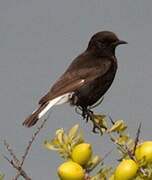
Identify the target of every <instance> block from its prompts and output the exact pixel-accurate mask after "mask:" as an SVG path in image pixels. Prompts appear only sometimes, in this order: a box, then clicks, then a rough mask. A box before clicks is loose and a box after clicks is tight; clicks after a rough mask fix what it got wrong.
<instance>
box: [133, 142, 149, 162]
mask: <svg viewBox="0 0 152 180" xmlns="http://www.w3.org/2000/svg"><path fill="white" fill-rule="evenodd" d="M135 157H136V159H137V160H138V161H139V160H142V159H144V160H145V162H146V163H151V162H152V141H145V142H143V143H142V144H140V145H139V146H138V147H137V149H136V151H135Z"/></svg>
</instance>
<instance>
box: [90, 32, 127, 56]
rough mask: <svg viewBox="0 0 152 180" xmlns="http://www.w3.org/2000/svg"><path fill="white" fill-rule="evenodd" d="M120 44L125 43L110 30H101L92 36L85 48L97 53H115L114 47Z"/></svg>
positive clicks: (104, 54)
mask: <svg viewBox="0 0 152 180" xmlns="http://www.w3.org/2000/svg"><path fill="white" fill-rule="evenodd" d="M120 44H127V42H126V41H122V40H119V38H118V37H117V36H116V34H114V33H113V32H110V31H101V32H98V33H96V34H94V35H93V36H92V38H91V39H90V41H89V44H88V48H87V50H93V51H95V52H97V53H98V54H99V55H103V56H106V55H110V56H111V55H115V49H116V47H117V46H118V45H120Z"/></svg>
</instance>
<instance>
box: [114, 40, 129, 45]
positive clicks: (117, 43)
mask: <svg viewBox="0 0 152 180" xmlns="http://www.w3.org/2000/svg"><path fill="white" fill-rule="evenodd" d="M120 44H128V43H127V42H126V41H122V40H119V41H117V42H116V46H118V45H120Z"/></svg>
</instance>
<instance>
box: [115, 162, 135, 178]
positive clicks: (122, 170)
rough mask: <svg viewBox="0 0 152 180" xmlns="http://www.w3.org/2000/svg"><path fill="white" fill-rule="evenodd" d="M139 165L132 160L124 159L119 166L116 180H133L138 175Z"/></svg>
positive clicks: (116, 171)
mask: <svg viewBox="0 0 152 180" xmlns="http://www.w3.org/2000/svg"><path fill="white" fill-rule="evenodd" d="M137 170H138V165H137V163H136V162H135V161H133V160H132V159H124V160H123V161H122V162H120V164H119V165H118V166H117V168H116V170H115V174H114V180H132V179H133V178H134V177H135V176H136V173H137Z"/></svg>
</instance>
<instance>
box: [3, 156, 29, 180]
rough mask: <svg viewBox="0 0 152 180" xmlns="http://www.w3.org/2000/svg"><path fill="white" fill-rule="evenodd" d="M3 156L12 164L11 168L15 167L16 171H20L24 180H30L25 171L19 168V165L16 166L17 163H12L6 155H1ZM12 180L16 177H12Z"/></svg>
mask: <svg viewBox="0 0 152 180" xmlns="http://www.w3.org/2000/svg"><path fill="white" fill-rule="evenodd" d="M3 157H4V159H6V160H7V161H8V162H9V163H10V164H11V165H12V166H13V168H15V169H16V170H17V171H19V172H20V175H21V176H22V177H24V179H26V180H31V178H30V177H29V176H28V175H27V174H26V172H25V171H24V170H23V169H22V168H20V167H19V166H17V165H16V164H15V163H14V161H13V160H9V158H8V157H6V156H3ZM12 180H16V179H15V178H13V179H12Z"/></svg>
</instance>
